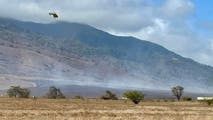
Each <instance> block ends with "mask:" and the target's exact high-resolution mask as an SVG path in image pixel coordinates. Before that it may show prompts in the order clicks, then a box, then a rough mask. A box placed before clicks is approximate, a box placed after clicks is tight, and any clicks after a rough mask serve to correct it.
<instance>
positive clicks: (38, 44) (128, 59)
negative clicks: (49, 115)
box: [0, 18, 213, 92]
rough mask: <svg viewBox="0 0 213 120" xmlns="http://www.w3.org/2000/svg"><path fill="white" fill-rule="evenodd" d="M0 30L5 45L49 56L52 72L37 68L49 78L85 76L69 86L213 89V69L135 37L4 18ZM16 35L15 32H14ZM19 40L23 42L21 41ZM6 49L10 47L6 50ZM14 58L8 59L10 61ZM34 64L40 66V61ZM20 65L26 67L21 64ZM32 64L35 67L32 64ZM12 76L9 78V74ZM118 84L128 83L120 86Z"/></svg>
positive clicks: (86, 28) (91, 29) (68, 24)
mask: <svg viewBox="0 0 213 120" xmlns="http://www.w3.org/2000/svg"><path fill="white" fill-rule="evenodd" d="M0 25H1V26H0V28H1V29H0V31H1V33H0V35H2V36H1V37H0V42H2V43H3V42H5V41H7V42H8V41H10V40H12V39H14V40H13V41H10V43H8V44H12V45H14V46H17V45H19V46H21V47H22V48H23V49H26V50H30V49H31V50H32V51H33V52H35V54H36V56H37V54H39V55H41V54H42V55H43V54H45V55H46V56H49V58H51V59H52V60H53V61H55V62H53V63H52V64H53V65H52V68H51V65H49V63H48V64H47V66H45V65H44V66H43V65H41V64H40V63H39V64H38V63H37V65H38V66H40V69H42V70H43V69H46V67H47V68H49V70H50V71H48V69H47V70H46V71H45V70H44V72H47V73H48V72H49V73H54V72H55V73H57V74H59V73H60V74H62V75H61V76H60V77H62V78H63V77H64V76H66V77H65V78H66V79H70V78H72V79H74V78H75V77H76V76H78V77H76V79H80V78H79V77H82V76H84V77H83V78H81V80H65V83H67V82H68V83H72V82H73V81H77V82H76V84H77V83H78V84H83V83H84V82H87V80H82V79H91V80H88V81H90V82H91V81H92V82H91V84H90V85H97V86H98V85H102V86H107V87H115V88H116V87H118V88H122V87H127V86H130V87H133V88H134V87H135V88H140V87H141V88H144V87H145V88H146V87H147V86H150V87H147V88H150V89H153V88H157V89H158V88H159V89H164V88H165V89H169V88H171V87H172V86H173V85H177V84H180V85H183V86H184V87H186V89H188V90H190V89H196V90H198V91H201V92H203V91H205V92H208V91H209V89H212V85H213V84H212V78H213V76H212V75H211V73H212V72H213V68H212V67H211V66H207V65H203V64H200V63H197V62H195V61H194V60H191V59H189V58H184V57H182V56H180V55H178V54H176V53H174V52H171V51H169V50H167V49H166V48H164V47H162V46H160V45H157V44H155V43H152V42H148V41H144V40H139V39H137V38H133V37H121V36H114V35H110V34H109V33H107V32H103V31H101V30H98V29H96V28H93V27H91V26H89V25H84V24H79V23H67V22H57V23H50V24H39V23H33V22H22V21H17V20H11V21H10V19H2V18H0ZM5 26H6V27H8V29H6V28H5ZM13 29H15V30H14V31H13ZM6 31H8V33H6ZM6 34H8V35H6ZM21 35H22V36H21ZM4 36H5V37H4ZM8 36H12V39H11V38H7V37H8ZM15 38H19V40H17V39H15ZM14 41H15V42H14ZM24 44H27V45H24ZM8 46H9V45H8ZM8 46H7V47H8ZM26 46H28V47H26ZM29 46H31V47H32V48H30V47H29ZM1 47H2V48H3V47H5V44H4V45H2V46H1ZM24 47H25V48H24ZM5 49H6V48H5ZM7 49H8V48H7ZM14 49H15V48H14ZM17 49H19V48H17ZM2 54H3V53H2ZM10 54H11V53H8V56H10ZM26 54H29V53H26ZM33 55H34V54H33ZM57 56H66V57H67V58H69V59H73V61H71V62H70V61H69V60H67V59H65V58H63V57H60V59H59V58H57ZM0 58H1V56H0ZM29 58H30V57H29ZM35 58H36V57H35ZM45 59H48V57H47V58H45ZM45 59H44V61H45ZM39 60H41V59H39ZM39 60H38V61H39ZM34 62H35V63H36V61H33V63H34ZM78 62H82V63H83V64H79V63H78ZM17 64H20V65H19V66H22V64H21V63H17ZM27 64H29V65H30V63H27ZM59 64H60V65H61V64H62V65H61V66H63V67H64V68H67V69H68V68H69V69H74V70H73V71H76V72H74V73H73V74H72V75H69V74H70V73H71V71H72V70H68V71H69V72H63V71H66V70H61V69H60V70H58V68H59V67H58V65H59ZM9 66H11V65H9V64H7V67H9ZM61 66H60V67H61ZM67 66H68V67H67ZM54 67H55V68H54ZM27 69H29V68H27ZM51 70H52V72H51ZM2 71H4V70H2ZM8 71H9V72H8V73H9V74H10V70H8ZM59 71H60V72H59ZM77 71H78V72H77ZM36 73H38V76H39V75H40V74H43V73H41V72H39V71H38V70H37V71H36ZM75 74H79V75H75ZM60 77H58V79H60ZM47 79H48V78H47ZM63 79H64V78H63ZM79 81H80V82H79ZM119 81H122V82H123V83H122V84H121V83H120V82H119ZM131 81H133V82H132V83H131ZM72 84H73V83H72ZM87 84H89V83H87ZM139 84H141V85H139ZM144 84H145V86H144ZM158 85H159V86H158Z"/></svg>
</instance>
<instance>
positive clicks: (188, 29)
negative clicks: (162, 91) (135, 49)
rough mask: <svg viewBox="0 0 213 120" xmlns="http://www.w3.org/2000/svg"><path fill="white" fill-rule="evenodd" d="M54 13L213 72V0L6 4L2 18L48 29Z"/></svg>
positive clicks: (3, 0)
mask: <svg viewBox="0 0 213 120" xmlns="http://www.w3.org/2000/svg"><path fill="white" fill-rule="evenodd" d="M52 11H55V12H57V13H58V14H59V20H63V21H69V22H79V23H85V24H89V25H91V26H94V27H96V28H98V29H101V30H104V31H107V32H109V33H111V34H114V35H122V36H129V35H131V36H134V37H137V38H139V39H141V40H147V41H151V42H154V43H157V44H159V45H162V46H163V47H165V48H167V49H169V50H171V51H173V52H176V53H178V54H180V55H182V56H184V57H188V58H192V59H194V60H195V61H198V62H200V63H203V64H207V65H211V66H213V14H212V13H213V0H0V17H9V18H15V19H18V20H23V21H33V22H41V23H48V22H53V21H54V20H53V19H52V18H51V17H50V16H49V15H48V13H49V12H52ZM121 44H122V43H121Z"/></svg>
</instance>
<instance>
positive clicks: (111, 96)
mask: <svg viewBox="0 0 213 120" xmlns="http://www.w3.org/2000/svg"><path fill="white" fill-rule="evenodd" d="M101 99H104V100H117V99H118V98H117V96H116V94H114V93H112V92H111V91H109V90H107V91H106V93H105V95H103V96H101Z"/></svg>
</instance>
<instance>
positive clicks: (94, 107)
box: [0, 98, 213, 120]
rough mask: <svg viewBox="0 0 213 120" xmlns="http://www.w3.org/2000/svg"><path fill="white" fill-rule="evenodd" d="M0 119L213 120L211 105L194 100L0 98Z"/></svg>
mask: <svg viewBox="0 0 213 120" xmlns="http://www.w3.org/2000/svg"><path fill="white" fill-rule="evenodd" d="M0 120H213V107H212V106H207V105H206V104H201V103H198V102H163V101H162V102H151V101H145V102H142V103H140V104H139V105H134V104H133V103H131V102H130V101H125V100H117V101H104V100H99V99H86V100H77V99H63V100H50V99H37V100H33V99H12V98H11V99H9V98H0Z"/></svg>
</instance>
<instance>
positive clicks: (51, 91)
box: [47, 86, 65, 99]
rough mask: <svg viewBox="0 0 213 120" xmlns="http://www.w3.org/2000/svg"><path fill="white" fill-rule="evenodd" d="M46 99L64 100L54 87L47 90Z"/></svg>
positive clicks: (58, 90)
mask: <svg viewBox="0 0 213 120" xmlns="http://www.w3.org/2000/svg"><path fill="white" fill-rule="evenodd" d="M47 98H50V99H57V98H65V96H64V94H63V93H62V92H61V90H60V89H59V88H56V87H55V86H51V87H50V88H49V92H48V93H47Z"/></svg>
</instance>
